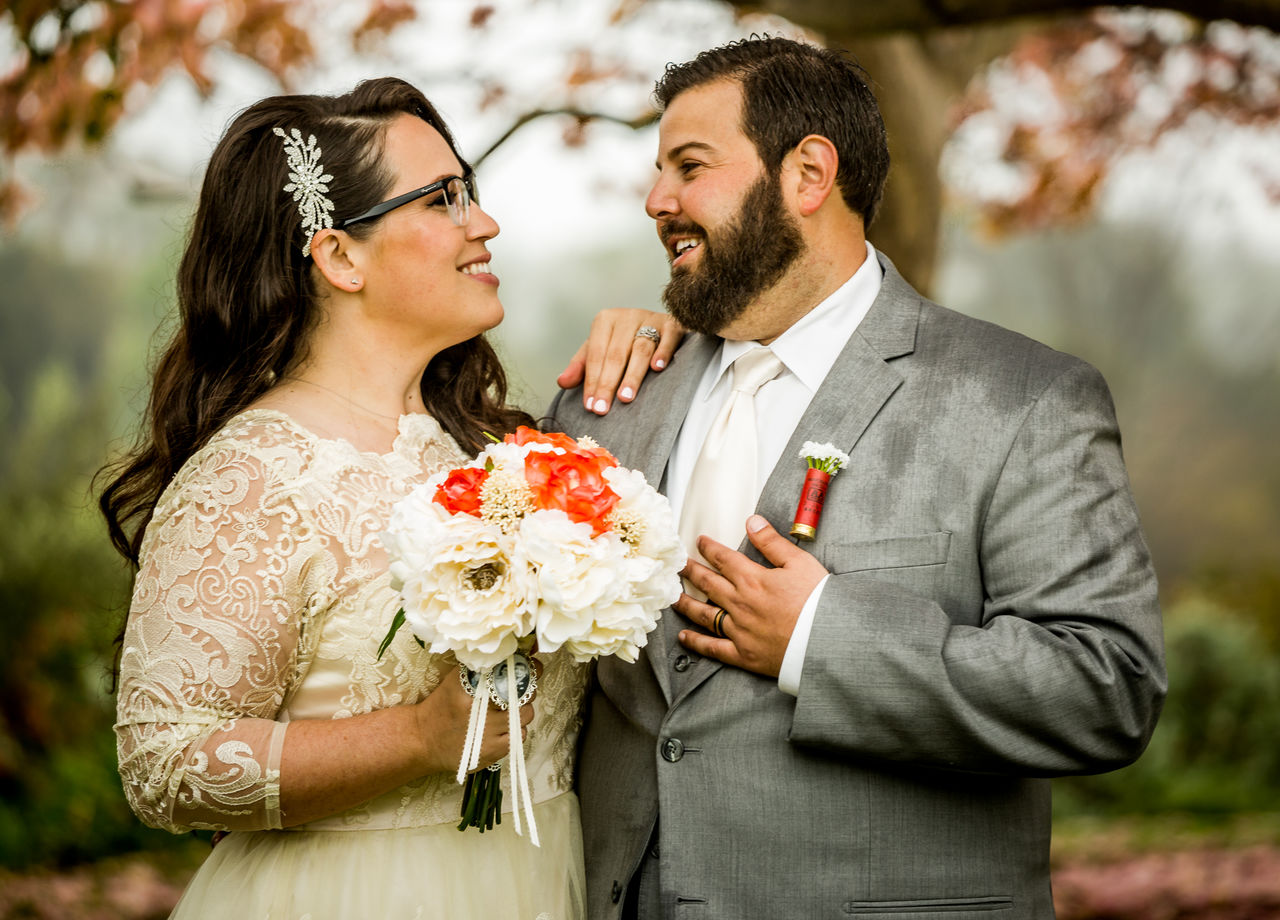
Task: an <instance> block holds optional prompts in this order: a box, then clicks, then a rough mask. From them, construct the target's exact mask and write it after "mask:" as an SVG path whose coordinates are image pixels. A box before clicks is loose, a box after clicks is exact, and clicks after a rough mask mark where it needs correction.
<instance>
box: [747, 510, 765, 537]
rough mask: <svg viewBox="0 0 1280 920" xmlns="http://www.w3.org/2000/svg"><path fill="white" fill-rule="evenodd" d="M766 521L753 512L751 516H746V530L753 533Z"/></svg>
mask: <svg viewBox="0 0 1280 920" xmlns="http://www.w3.org/2000/svg"><path fill="white" fill-rule="evenodd" d="M768 523H769V522H768V521H766V520H765V519H764V518H762V517H761V516H760V515H758V514H753V515H751V517H749V518H747V530H748V531H750V532H751V533H755V532H756V531H758V530H760V529H762V528H763V527H764V526H765V525H766V524H768Z"/></svg>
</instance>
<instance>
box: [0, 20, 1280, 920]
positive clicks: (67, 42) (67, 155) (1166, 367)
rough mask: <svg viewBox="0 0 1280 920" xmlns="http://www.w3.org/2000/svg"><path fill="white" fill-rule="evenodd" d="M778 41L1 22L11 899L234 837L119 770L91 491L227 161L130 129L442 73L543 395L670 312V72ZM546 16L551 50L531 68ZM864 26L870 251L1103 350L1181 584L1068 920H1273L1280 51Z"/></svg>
mask: <svg viewBox="0 0 1280 920" xmlns="http://www.w3.org/2000/svg"><path fill="white" fill-rule="evenodd" d="M771 5H777V4H770V3H766V4H765V6H771ZM848 6H849V9H850V10H854V9H855V8H873V7H876V6H877V4H875V3H870V4H861V5H860V4H850V5H848ZM1256 6H1257V8H1258V9H1260V10H1261V9H1264V8H1265V9H1270V10H1272V11H1273V13H1274V11H1275V8H1276V7H1277V6H1280V4H1275V3H1271V2H1265V0H1264V2H1260V3H1258V4H1257V5H1256ZM340 7H341V8H342V9H343V10H345V12H344V13H343V14H342V15H341V16H340V15H338V13H337V12H335V11H336V10H338V9H339V8H340ZM1274 14H1275V15H1280V13H1274ZM848 15H849V16H855V15H858V14H857V13H855V12H850V13H849V14H848ZM571 20H573V21H574V28H571V27H570V21H571ZM547 22H550V25H547ZM322 23H323V24H324V26H325V28H323V29H320V28H317V26H318V25H319V24H322ZM802 25H803V24H802ZM765 28H767V29H770V30H775V31H777V30H781V31H787V32H788V33H789V34H803V35H807V36H808V37H811V38H817V37H820V36H817V35H816V34H815V33H804V32H802V31H801V30H800V28H799V27H797V26H795V25H792V24H788V23H785V22H782V21H780V20H777V19H770V18H767V17H765V18H761V17H759V16H756V17H754V18H752V17H748V18H740V14H739V13H738V12H736V11H734V10H731V9H730V8H729V7H727V6H725V5H723V4H721V3H719V2H717V0H648V2H643V0H622V2H619V0H591V2H590V3H587V2H585V0H584V2H582V3H567V2H564V0H506V2H503V3H475V2H470V0H432V2H426V0H422V2H419V3H412V2H408V0H402V2H397V0H373V2H367V3H366V2H361V3H347V4H345V6H342V5H338V6H335V5H334V4H332V3H331V4H330V5H329V6H328V7H326V6H325V3H324V2H323V0H316V2H308V3H284V2H279V0H237V2H214V0H181V2H172V0H133V2H49V0H45V2H17V3H13V4H10V5H9V6H8V7H7V8H6V9H5V10H3V11H0V128H2V134H0V153H2V154H3V155H2V157H0V217H2V218H3V220H4V223H5V226H6V230H5V232H4V235H3V236H0V278H2V279H4V280H3V284H2V285H0V424H3V432H4V437H3V438H0V635H3V637H4V644H3V646H0V648H3V650H4V651H3V667H0V918H5V917H10V916H38V917H55V916H67V917H89V916H100V917H121V916H130V917H143V916H163V915H164V913H165V911H166V910H167V905H168V904H170V903H171V901H172V897H173V895H174V892H175V891H176V890H177V886H179V885H180V884H181V880H182V879H183V878H184V877H185V873H187V872H189V871H190V867H191V866H192V865H194V863H195V862H196V861H198V860H199V858H200V857H201V856H202V855H203V853H204V852H205V851H206V849H207V842H206V841H205V840H203V839H200V838H192V839H185V838H181V839H175V838H172V837H170V836H169V835H167V834H163V833H159V832H154V831H150V830H148V829H146V828H144V827H142V826H141V825H140V824H139V823H138V822H137V821H136V819H135V818H134V817H133V816H132V815H131V814H130V813H129V811H128V809H127V807H126V805H125V803H124V800H123V797H122V795H121V793H120V790H119V782H118V778H117V777H116V774H115V770H114V739H113V736H112V733H111V730H110V725H111V722H112V714H113V700H112V697H111V693H110V689H109V681H108V676H107V675H108V671H109V664H110V649H111V644H112V639H113V637H114V635H115V632H116V630H117V628H118V626H119V623H120V617H121V616H122V612H123V610H124V609H125V607H126V605H127V599H128V591H129V573H128V572H127V571H126V570H125V569H124V568H123V566H122V565H121V564H120V562H119V560H118V559H117V558H115V557H114V556H113V554H112V551H111V550H110V547H109V545H108V543H107V539H106V535H105V531H104V528H103V526H102V524H101V522H100V520H99V519H98V518H97V516H96V513H95V509H94V507H93V496H92V490H93V485H92V477H93V474H94V472H95V471H96V470H97V469H98V468H99V467H100V466H101V464H102V463H103V462H104V461H105V460H106V459H107V458H108V456H109V455H110V451H112V450H118V449H119V448H120V447H121V445H122V443H123V441H122V440H121V439H122V438H124V437H125V436H126V435H127V434H128V432H130V431H131V430H132V427H133V425H134V423H135V420H136V418H137V415H138V412H139V410H140V407H141V405H142V402H143V401H144V400H145V367H146V364H147V359H148V355H149V354H151V353H154V350H155V348H156V347H157V345H158V343H159V342H160V341H161V338H160V336H162V335H163V329H164V328H166V323H169V322H171V321H172V294H171V292H172V285H171V276H172V273H173V270H174V266H175V265H176V260H177V257H178V254H179V252H180V249H181V245H182V241H183V233H184V231H185V226H186V220H187V218H188V216H189V214H190V210H191V206H192V195H193V191H194V186H195V183H196V182H197V181H198V179H199V169H198V168H196V169H194V170H192V171H191V174H190V175H182V174H178V175H174V174H172V173H170V174H164V173H163V172H157V171H155V170H154V169H152V168H151V167H149V166H147V164H145V163H142V162H138V161H137V158H136V157H135V158H133V159H130V156H129V155H127V154H126V153H124V152H122V151H124V150H125V148H124V147H123V146H122V145H119V144H117V143H116V141H117V139H118V137H119V136H120V135H121V134H122V132H123V133H127V132H128V131H130V130H136V129H135V128H131V127H130V126H131V125H135V126H136V125H137V124H138V123H140V122H144V121H145V120H146V118H147V117H149V116H148V114H147V113H148V106H152V105H154V104H155V101H156V100H157V99H158V98H164V97H165V94H166V93H171V92H172V90H173V87H174V86H177V85H183V86H187V87H189V88H193V89H194V92H190V93H189V94H188V96H186V97H182V98H189V99H192V100H195V102H193V103H192V104H197V105H209V104H214V103H216V102H217V100H219V99H223V100H224V101H225V98H226V93H227V92H228V86H229V85H230V84H231V83H233V82H235V81H234V80H233V79H232V78H233V77H235V79H240V80H241V81H242V82H244V83H245V84H246V85H247V86H248V87H249V89H247V90H242V92H247V93H249V94H250V95H249V97H248V98H243V99H241V100H239V102H238V105H244V104H247V103H248V102H250V101H252V98H253V96H254V95H265V94H266V93H269V92H279V91H281V90H285V89H297V90H301V91H310V90H313V89H324V90H326V91H327V90H330V89H341V88H343V87H345V86H350V85H351V84H352V83H354V82H355V80H356V79H358V78H359V77H360V76H371V75H374V74H378V73H383V72H397V73H404V74H405V75H406V76H409V77H410V78H411V79H414V80H415V82H418V83H419V85H422V86H423V88H424V89H425V90H426V91H427V93H428V95H431V96H432V97H433V98H437V94H443V98H446V99H448V100H450V101H451V102H452V105H451V106H449V107H447V108H446V114H447V117H449V120H450V121H451V123H452V124H453V125H454V127H455V128H456V129H457V130H458V133H459V135H460V138H461V140H462V143H463V147H464V149H465V150H467V151H468V152H469V153H471V154H472V156H473V158H479V159H482V160H483V162H482V163H481V165H480V168H479V169H480V172H479V175H480V179H481V184H482V186H483V187H484V189H485V194H486V196H487V197H486V199H485V204H486V207H487V208H489V209H490V210H492V211H494V212H496V215H497V217H498V219H499V220H500V221H501V222H503V224H504V236H503V237H500V238H499V240H498V241H496V242H495V244H494V247H493V248H494V249H495V251H496V252H497V254H498V258H497V260H496V262H495V264H497V265H498V266H499V271H500V273H501V275H502V278H503V288H502V291H503V300H504V303H505V304H506V307H507V311H508V320H507V321H506V323H505V324H504V326H503V327H502V329H501V330H500V331H499V333H498V336H497V339H498V344H499V346H500V348H501V350H502V351H503V353H504V356H505V357H506V359H507V364H508V367H510V368H512V369H513V370H514V377H515V379H516V382H517V386H518V387H519V388H520V389H521V392H522V395H523V400H524V402H525V404H526V408H529V409H530V410H531V411H533V412H535V413H538V412H540V411H541V409H542V408H543V407H544V406H545V404H546V401H547V399H548V398H549V396H550V395H551V389H552V387H551V379H552V377H553V376H554V374H555V372H556V371H558V370H559V369H560V368H561V367H562V366H563V363H564V361H565V360H566V359H567V357H568V355H569V354H570V353H571V352H572V350H573V348H574V347H575V346H576V343H577V341H578V340H579V338H580V336H581V335H582V333H583V332H584V331H585V328H586V319H587V317H589V316H590V315H591V314H592V313H593V312H594V311H595V310H596V309H598V308H599V307H601V306H605V305H637V304H644V305H648V304H652V303H655V302H656V298H657V293H658V291H659V290H660V287H661V283H662V280H663V277H664V275H665V268H664V264H663V261H662V257H661V254H660V252H659V250H658V246H657V244H656V243H655V242H653V240H652V235H651V234H652V231H651V228H650V227H649V225H648V223H647V220H646V219H645V218H644V217H643V215H642V213H641V211H640V204H639V199H640V197H641V195H642V190H643V188H644V182H645V180H646V179H647V177H648V173H647V169H648V168H649V163H650V161H651V159H652V152H653V150H654V145H655V140H654V138H653V135H652V128H648V129H645V128H644V127H643V126H644V125H646V124H648V123H649V122H651V121H652V112H651V111H650V109H649V107H648V98H647V94H648V90H649V88H650V87H651V85H652V80H653V79H654V78H655V77H656V76H657V74H658V73H659V72H660V69H661V66H662V65H663V63H665V62H666V61H667V60H683V59H685V58H687V57H690V56H692V54H694V53H696V52H697V51H698V50H700V49H701V48H702V47H707V46H710V45H712V44H715V43H718V42H720V41H723V40H726V39H728V38H731V37H735V36H738V35H742V34H746V33H748V32H750V31H753V30H760V29H765ZM850 28H853V27H852V26H850ZM415 29H420V30H421V31H420V32H415V31H414V30H415ZM539 29H541V30H542V31H538V30H539ZM984 29H985V31H984ZM521 30H527V31H530V32H537V33H538V35H540V36H550V37H548V38H540V39H539V40H538V42H537V43H536V47H534V48H533V50H530V47H525V48H524V50H523V51H522V52H521V54H522V55H525V56H526V57H527V58H528V60H524V59H523V58H521V57H520V56H519V55H515V54H512V53H510V52H509V50H508V46H507V45H504V44H503V42H504V41H506V40H507V39H503V38H502V36H503V35H507V34H510V33H513V32H516V33H518V32H520V31H521ZM413 35H424V36H426V37H425V38H423V39H422V40H421V41H420V42H419V43H418V44H416V45H415V44H413V43H412V42H409V41H408V40H407V38H406V36H413ZM860 42H862V43H861V44H860V45H859V47H858V49H857V50H858V55H859V57H860V59H862V60H863V61H864V62H866V63H867V64H868V67H869V68H870V69H871V70H872V76H873V78H875V79H876V81H877V83H878V86H877V90H878V94H879V96H880V99H881V104H882V107H884V108H885V110H886V117H887V120H888V121H889V123H890V131H891V134H892V139H893V142H894V143H895V144H897V145H899V146H898V147H897V148H895V149H894V151H893V153H894V161H895V167H894V172H893V174H892V175H891V179H890V189H889V197H888V199H887V207H888V208H889V213H887V214H886V217H885V220H884V221H883V223H882V224H881V225H880V226H879V227H877V228H875V229H873V232H872V234H871V236H872V240H873V242H876V243H877V244H878V245H880V246H882V248H884V250H885V251H886V252H887V254H888V255H889V256H890V257H891V258H893V259H894V260H895V262H896V263H897V264H898V265H899V267H900V268H903V269H904V271H905V272H906V274H907V275H908V277H910V278H912V279H914V280H915V281H916V283H917V284H918V285H919V286H921V287H922V288H924V289H926V290H928V291H929V292H930V293H931V294H932V295H933V296H935V297H936V298H937V299H938V300H940V301H941V302H943V303H944V304H946V305H948V306H951V307H954V308H957V309H961V310H964V311H966V312H970V313H974V314H976V315H979V316H983V317H985V318H989V319H993V320H995V321H997V322H1000V323H1002V324H1004V325H1007V326H1009V327H1011V328H1014V329H1017V330H1019V331H1022V332H1025V333H1026V334H1028V335H1032V336H1034V337H1037V338H1040V339H1042V340H1044V341H1047V342H1049V343H1050V344H1052V345H1054V346H1055V347H1059V348H1062V349H1064V350H1067V351H1071V352H1073V353H1076V354H1079V355H1081V356H1082V357H1084V358H1086V359H1087V360H1089V361H1091V362H1093V363H1094V364H1096V365H1097V366H1098V367H1099V368H1100V369H1101V370H1102V371H1103V373H1104V374H1105V375H1106V377H1107V379H1108V381H1109V383H1110V384H1111V386H1112V389H1113V393H1114V396H1115V399H1116V404H1117V409H1118V412H1119V415H1120V420H1121V428H1122V431H1123V432H1124V436H1125V442H1124V447H1125V454H1126V459H1127V462H1128V465H1129V470H1130V475H1131V478H1132V480H1133V486H1134V491H1135V495H1136V497H1137V500H1138V503H1139V507H1140V510H1141V512H1142V515H1143V521H1144V526H1145V528H1146V531H1147V535H1148V539H1149V542H1150V543H1151V546H1152V550H1153V553H1154V556H1155V560H1156V564H1157V570H1158V572H1159V574H1160V577H1161V591H1162V600H1163V603H1164V607H1165V611H1166V629H1167V644H1168V654H1169V670H1170V678H1171V692H1170V697H1169V701H1168V704H1167V706H1166V710H1165V713H1164V715H1163V717H1162V721H1161V723H1160V726H1159V728H1158V729H1157V733H1156V736H1155V738H1154V739H1153V741H1152V743H1151V746H1150V748H1149V750H1148V751H1147V753H1146V754H1145V755H1144V756H1143V758H1142V759H1141V760H1140V761H1139V762H1138V763H1137V764H1135V765H1134V766H1132V767H1129V768H1127V769H1125V770H1122V771H1119V772H1116V773H1113V774H1108V775H1106V776H1100V777H1083V778H1077V779H1071V780H1066V781H1060V782H1058V783H1056V784H1055V790H1056V792H1055V809H1056V811H1055V819H1056V824H1057V827H1056V830H1055V835H1056V841H1055V857H1054V858H1055V866H1056V868H1055V878H1056V887H1057V891H1058V901H1059V904H1058V906H1059V913H1060V916H1063V917H1064V918H1076V917H1080V918H1083V917H1103V916H1106V917H1152V918H1168V917H1177V916H1181V917H1193V916H1197V917H1207V916H1221V917H1227V916H1231V917H1242V918H1243V917H1266V916H1280V881H1277V880H1280V742H1277V739H1278V738H1280V295H1277V293H1276V292H1277V290H1280V38H1277V36H1276V35H1275V34H1274V33H1272V32H1269V31H1266V30H1264V29H1259V28H1256V27H1250V26H1248V25H1240V24H1237V23H1231V22H1212V21H1198V20H1191V19H1187V18H1184V17H1181V16H1174V15H1172V14H1167V13H1154V12H1151V11H1146V12H1142V11H1128V12H1123V13H1122V12H1117V11H1104V12H1101V13H1098V12H1091V13H1080V12H1071V13H1070V14H1069V15H1065V16H1059V17H1054V18H1043V17H1042V18H1036V19H1030V20H1017V21H1013V22H1004V21H1001V22H998V23H996V24H995V25H992V26H990V27H986V26H984V27H977V28H974V29H970V30H965V29H957V28H952V29H949V30H933V31H921V32H919V33H910V34H907V33H902V32H896V33H892V34H885V35H880V34H878V33H877V34H871V35H869V36H868V37H866V39H865V42H863V40H862V39H860ZM446 52H450V53H454V54H455V58H449V57H447V55H446ZM228 62H238V63H236V65H235V67H232V66H230V65H229V64H228ZM246 62H247V63H246ZM388 62H390V63H388ZM458 62H461V63H458ZM392 64H394V66H391V65H392ZM236 67H239V68H240V70H236ZM921 67H925V68H926V69H928V68H931V70H928V72H926V71H922V70H921V69H920V68H921ZM246 68H247V71H246ZM522 68H524V69H522ZM245 72H248V73H249V74H250V76H249V77H248V78H244V77H243V73H245ZM929 73H932V75H933V77H937V75H938V74H941V73H945V74H947V75H948V79H949V81H950V82H949V83H947V82H945V81H942V80H940V79H932V78H930V79H926V77H927V76H928V74H929ZM236 74H241V76H240V77H236ZM922 74H923V76H922ZM229 75H230V76H229ZM946 85H952V86H955V87H957V89H956V90H955V91H954V92H945V91H943V90H942V89H940V88H939V87H943V86H946ZM202 98H205V99H206V100H207V101H206V102H203V103H202V102H200V101H199V100H200V99H202ZM224 104H225V102H224ZM556 113H559V114H556ZM935 113H941V114H936V115H935ZM150 117H153V118H154V116H150ZM912 125H914V128H922V129H928V130H923V131H921V132H920V133H916V131H915V130H914V128H913V127H911V126H912ZM512 129H515V130H514V131H513V130H512ZM637 129H638V130H639V134H638V136H637V134H636V132H637ZM645 131H648V132H649V133H645ZM930 132H932V133H933V134H936V135H937V137H938V138H939V141H938V149H937V150H930V149H928V147H929V145H928V144H927V143H925V142H923V141H920V140H919V138H920V137H925V136H929V135H930ZM216 133H217V131H216V130H215V131H214V132H213V135H212V136H210V137H207V138H204V155H206V156H207V152H208V150H210V149H211V148H212V144H213V141H214V139H215V138H216ZM178 141H183V142H187V143H189V142H190V141H191V138H166V137H165V136H163V135H160V136H158V137H157V139H156V141H155V144H156V145H157V146H158V147H163V146H165V145H166V144H170V143H174V144H176V143H178ZM495 145H496V148H495ZM491 148H495V149H494V150H493V152H492V155H491V156H489V155H488V151H489V150H490V149H491ZM134 149H136V148H134ZM922 151H923V152H924V154H926V155H924V156H921V153H922ZM922 164H923V165H922ZM557 183H559V185H557ZM933 186H936V187H937V189H938V190H939V195H938V198H937V201H936V202H935V201H934V200H933V198H932V197H930V195H929V194H926V192H927V190H928V189H929V188H930V187H933ZM557 188H559V189H561V190H562V191H561V192H557ZM619 202H620V204H619ZM623 212H625V213H626V214H629V215H630V218H628V219H630V220H631V223H629V224H622V223H618V222H617V221H615V219H614V215H615V214H617V213H623ZM506 215H512V216H510V217H508V216H506ZM575 220H576V223H574V221H575ZM611 221H612V222H613V223H610V222H611ZM615 224H616V226H615ZM904 226H907V227H908V229H909V232H907V231H902V229H901V228H902V227H904ZM607 228H612V229H607ZM911 228H914V229H911ZM922 228H923V229H922ZM157 328H160V329H161V333H159V334H157V332H156V330H157ZM606 446H607V445H606ZM139 853H142V854H148V855H146V857H145V859H139V858H138V857H136V856H135V855H133V854H139ZM1081 873H1084V874H1081ZM1089 873H1092V874H1089ZM1268 880H1271V881H1268Z"/></svg>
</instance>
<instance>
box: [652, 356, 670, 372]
mask: <svg viewBox="0 0 1280 920" xmlns="http://www.w3.org/2000/svg"><path fill="white" fill-rule="evenodd" d="M653 366H654V367H656V368H657V369H658V370H662V369H663V368H664V367H666V366H667V362H666V361H663V360H662V359H661V358H659V359H658V360H657V361H654V362H653Z"/></svg>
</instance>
